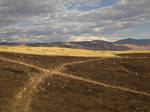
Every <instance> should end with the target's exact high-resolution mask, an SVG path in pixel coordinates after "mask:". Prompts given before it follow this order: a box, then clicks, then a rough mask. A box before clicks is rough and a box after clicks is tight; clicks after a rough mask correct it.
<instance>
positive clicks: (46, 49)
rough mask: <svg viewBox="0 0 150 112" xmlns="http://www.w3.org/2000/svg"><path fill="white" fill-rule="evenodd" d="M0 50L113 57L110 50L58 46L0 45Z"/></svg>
mask: <svg viewBox="0 0 150 112" xmlns="http://www.w3.org/2000/svg"><path fill="white" fill-rule="evenodd" d="M0 51H1V52H15V53H25V54H37V55H54V56H55V55H56V56H83V57H115V52H112V51H94V50H81V49H71V48H59V47H26V46H13V47H12V46H1V47H0Z"/></svg>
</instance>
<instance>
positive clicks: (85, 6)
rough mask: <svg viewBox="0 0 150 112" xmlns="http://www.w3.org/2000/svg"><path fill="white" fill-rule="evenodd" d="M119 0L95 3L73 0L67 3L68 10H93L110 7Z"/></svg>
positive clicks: (102, 0) (103, 0)
mask: <svg viewBox="0 0 150 112" xmlns="http://www.w3.org/2000/svg"><path fill="white" fill-rule="evenodd" d="M117 2H118V0H101V1H98V2H94V3H85V2H79V3H76V2H71V3H68V4H67V5H66V7H67V9H68V10H77V11H91V10H96V9H100V8H105V7H110V6H113V5H115V4H116V3H117Z"/></svg>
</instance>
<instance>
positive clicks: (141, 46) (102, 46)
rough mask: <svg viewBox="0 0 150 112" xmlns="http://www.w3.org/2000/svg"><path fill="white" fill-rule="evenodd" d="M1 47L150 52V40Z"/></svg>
mask: <svg viewBox="0 0 150 112" xmlns="http://www.w3.org/2000/svg"><path fill="white" fill-rule="evenodd" d="M0 45H12V46H15V45H26V46H34V47H65V48H75V49H86V50H109V51H123V50H150V39H132V38H128V39H123V40H119V41H116V42H107V41H102V40H93V41H82V42H54V43H25V44H24V43H0Z"/></svg>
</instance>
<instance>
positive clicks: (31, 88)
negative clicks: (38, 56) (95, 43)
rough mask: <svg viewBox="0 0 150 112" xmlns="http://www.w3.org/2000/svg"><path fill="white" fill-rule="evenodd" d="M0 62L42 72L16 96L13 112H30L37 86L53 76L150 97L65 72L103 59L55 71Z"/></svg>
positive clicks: (146, 94) (71, 63)
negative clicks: (67, 69)
mask: <svg viewBox="0 0 150 112" xmlns="http://www.w3.org/2000/svg"><path fill="white" fill-rule="evenodd" d="M0 60H3V61H8V62H10V63H15V64H19V65H24V66H27V67H30V68H34V69H37V70H39V71H41V73H39V74H35V75H34V76H32V77H31V78H30V79H29V80H28V81H27V83H26V84H25V86H24V88H23V90H22V91H20V92H18V93H17V94H16V96H15V102H14V104H13V107H12V109H13V112H30V103H31V101H32V98H33V94H34V93H35V92H36V91H37V86H38V85H39V84H40V83H42V82H43V81H44V80H45V79H46V78H48V77H52V76H53V75H57V76H62V77H68V78H72V79H75V80H80V81H84V82H87V83H91V84H96V85H100V86H103V87H106V88H112V89H117V90H121V91H125V92H130V93H133V94H138V95H144V96H148V97H150V93H146V92H141V91H136V90H133V89H129V88H125V87H120V86H113V85H110V84H105V83H102V82H97V81H93V80H90V79H86V78H82V77H78V76H74V75H71V74H66V73H64V70H65V68H66V67H67V66H70V65H75V64H81V63H86V62H90V61H94V60H102V59H90V60H84V61H77V62H69V63H65V64H62V65H60V66H58V67H56V68H55V69H54V70H47V69H45V68H41V67H38V66H35V65H32V64H27V63H25V62H21V61H17V60H12V59H7V58H4V57H0Z"/></svg>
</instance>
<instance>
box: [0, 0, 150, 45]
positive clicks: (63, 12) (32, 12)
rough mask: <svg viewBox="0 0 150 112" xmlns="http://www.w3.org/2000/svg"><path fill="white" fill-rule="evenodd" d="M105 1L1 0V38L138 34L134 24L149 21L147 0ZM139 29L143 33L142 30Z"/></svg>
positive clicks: (54, 38)
mask: <svg viewBox="0 0 150 112" xmlns="http://www.w3.org/2000/svg"><path fill="white" fill-rule="evenodd" d="M106 1H107V3H105V2H106ZM106 1H105V2H104V0H44V1H42V0H0V38H5V39H3V40H7V41H17V42H18V41H21V42H22V41H23V40H24V41H25V42H28V41H29V42H30V41H31V42H33V41H35V42H37V41H40V42H47V41H50V42H53V41H67V40H70V39H71V38H72V37H76V38H77V37H83V36H85V35H86V36H89V37H96V38H100V37H101V36H103V35H104V36H105V35H109V37H111V36H112V38H114V37H113V35H114V34H118V35H120V34H123V35H124V34H125V33H126V34H129V36H134V37H135V38H136V37H137V38H139V36H138V35H140V34H139V32H138V31H136V27H140V26H142V25H144V24H145V23H150V13H149V12H150V7H149V5H150V0H110V1H109V0H106ZM97 3H98V4H97ZM68 6H69V7H71V8H68ZM133 30H134V34H133V32H132V33H131V31H133ZM140 33H141V36H142V35H143V33H144V32H140ZM146 34H147V33H144V36H146ZM16 37H17V38H16ZM39 37H40V38H39ZM109 37H107V36H105V37H104V38H107V39H110V38H109ZM116 37H119V36H116ZM6 38H7V39H6ZM24 38H27V39H24ZM141 38H142V37H141ZM147 38H150V36H149V35H147Z"/></svg>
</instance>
